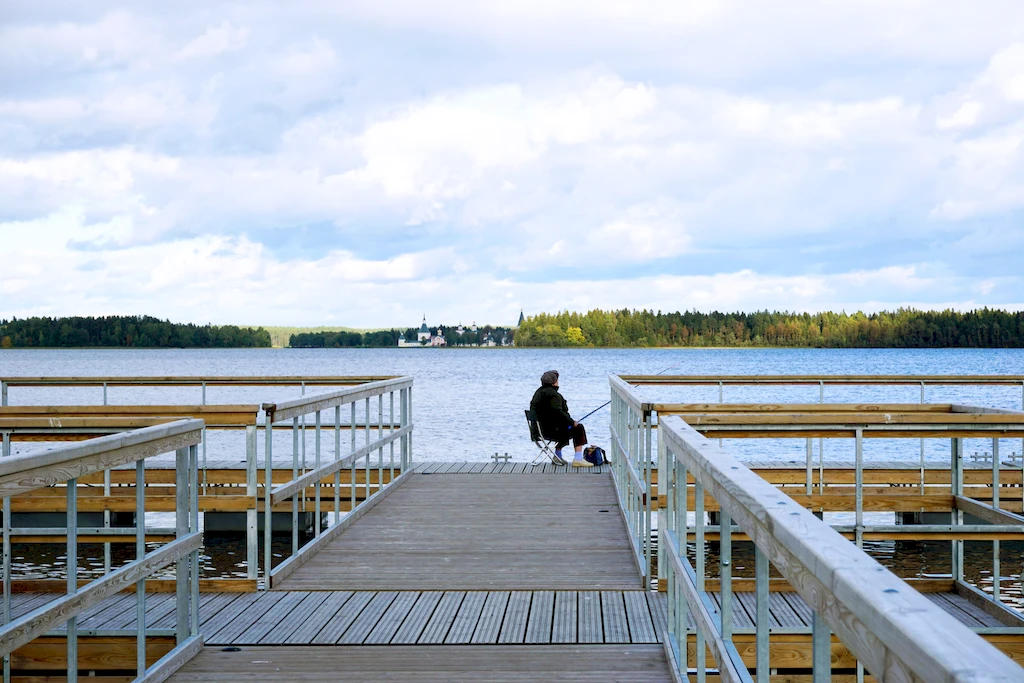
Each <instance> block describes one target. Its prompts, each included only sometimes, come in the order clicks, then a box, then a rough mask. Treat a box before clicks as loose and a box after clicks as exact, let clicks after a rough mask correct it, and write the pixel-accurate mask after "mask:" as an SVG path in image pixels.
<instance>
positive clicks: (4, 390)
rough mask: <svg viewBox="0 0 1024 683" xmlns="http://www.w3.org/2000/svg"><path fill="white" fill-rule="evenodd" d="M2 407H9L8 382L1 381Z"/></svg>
mask: <svg viewBox="0 0 1024 683" xmlns="http://www.w3.org/2000/svg"><path fill="white" fill-rule="evenodd" d="M0 405H3V406H5V405H7V382H5V381H3V380H2V379H0Z"/></svg>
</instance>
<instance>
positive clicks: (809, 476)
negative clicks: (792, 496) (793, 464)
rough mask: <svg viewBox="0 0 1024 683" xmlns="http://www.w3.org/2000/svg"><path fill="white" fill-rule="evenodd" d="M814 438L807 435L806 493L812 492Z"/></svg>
mask: <svg viewBox="0 0 1024 683" xmlns="http://www.w3.org/2000/svg"><path fill="white" fill-rule="evenodd" d="M813 472H814V440H813V439H812V438H811V437H807V495H808V496H809V495H811V494H812V493H814V481H813V479H814V475H813Z"/></svg>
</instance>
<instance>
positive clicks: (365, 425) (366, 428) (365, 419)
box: [363, 397, 370, 500]
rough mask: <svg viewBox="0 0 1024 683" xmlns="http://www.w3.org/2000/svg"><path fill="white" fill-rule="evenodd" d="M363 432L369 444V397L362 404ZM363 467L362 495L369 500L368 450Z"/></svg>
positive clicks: (367, 444)
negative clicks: (364, 478)
mask: <svg viewBox="0 0 1024 683" xmlns="http://www.w3.org/2000/svg"><path fill="white" fill-rule="evenodd" d="M363 411H364V412H363V434H364V435H365V436H366V443H365V445H366V446H369V445H370V398H369V397H367V398H366V401H365V403H364V405H363ZM364 469H365V470H366V473H365V474H366V481H364V482H363V483H364V485H365V488H366V495H364V496H363V500H370V451H366V462H365V466H364Z"/></svg>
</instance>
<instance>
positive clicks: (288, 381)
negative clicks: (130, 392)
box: [0, 375, 394, 387]
mask: <svg viewBox="0 0 1024 683" xmlns="http://www.w3.org/2000/svg"><path fill="white" fill-rule="evenodd" d="M387 379H394V376H393V375H365V376H356V375H353V376H317V377H303V376H299V375H288V376H285V375H281V376H276V375H264V376H238V377H216V376H199V375H197V376H191V375H187V376H166V377H160V376H153V377H99V376H97V377H0V382H3V383H4V384H6V385H7V386H10V387H29V386H57V387H61V386H64V387H67V386H102V385H104V384H105V385H107V386H110V387H117V386H157V385H164V386H202V385H204V384H205V385H207V386H275V385H284V386H301V385H303V384H305V385H307V386H352V385H357V384H366V383H368V382H378V381H381V380H387Z"/></svg>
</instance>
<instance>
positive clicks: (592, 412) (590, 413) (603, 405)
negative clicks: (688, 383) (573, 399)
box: [576, 361, 683, 422]
mask: <svg viewBox="0 0 1024 683" xmlns="http://www.w3.org/2000/svg"><path fill="white" fill-rule="evenodd" d="M682 364H683V361H679V362H678V363H676V364H675V365H670V366H668V367H667V368H665V369H664V370H662V371H661V372H659V373H656V374H655V377H657V376H658V375H664V374H665V373H666V372H668V371H669V370H672V369H673V368H678V367H679V366H680V365H682ZM610 404H611V401H607V402H605V403H603V404H602V405H599V406H598V407H596V408H594V409H593V410H591V411H590V412H589V413H587V414H586V415H584V416H583V417H581V418H580V419H578V420H576V422H583V421H584V420H586V419H587V418H588V417H590V416H591V415H593V414H594V413H596V412H597V411H599V410H601V408H604V407H605V406H607V405H610Z"/></svg>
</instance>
